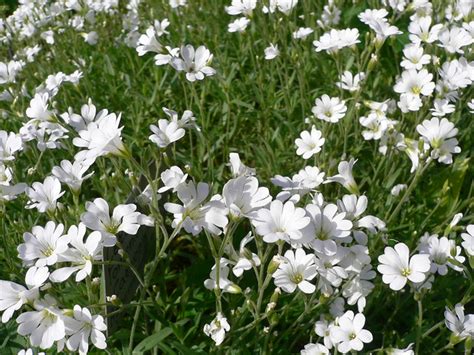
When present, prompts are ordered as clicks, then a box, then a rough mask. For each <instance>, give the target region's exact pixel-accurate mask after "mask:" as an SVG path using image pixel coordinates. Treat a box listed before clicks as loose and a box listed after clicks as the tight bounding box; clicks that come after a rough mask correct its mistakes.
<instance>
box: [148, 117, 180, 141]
mask: <svg viewBox="0 0 474 355" xmlns="http://www.w3.org/2000/svg"><path fill="white" fill-rule="evenodd" d="M150 129H151V131H152V132H153V134H152V135H151V136H150V137H149V139H150V140H151V141H152V142H153V143H155V144H156V145H158V147H160V148H165V147H167V146H168V145H170V144H171V143H173V142H176V141H178V140H180V139H181V138H183V137H184V134H185V130H184V129H183V128H181V127H180V126H179V124H178V122H177V121H168V120H166V119H160V120H158V126H155V125H150Z"/></svg>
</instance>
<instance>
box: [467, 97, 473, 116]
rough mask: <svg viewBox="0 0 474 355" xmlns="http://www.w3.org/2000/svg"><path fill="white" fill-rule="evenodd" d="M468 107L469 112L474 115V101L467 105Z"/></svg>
mask: <svg viewBox="0 0 474 355" xmlns="http://www.w3.org/2000/svg"><path fill="white" fill-rule="evenodd" d="M467 106H468V107H469V112H470V113H474V99H471V101H469V102H468V103H467Z"/></svg>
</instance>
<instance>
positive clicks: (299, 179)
mask: <svg viewBox="0 0 474 355" xmlns="http://www.w3.org/2000/svg"><path fill="white" fill-rule="evenodd" d="M324 175H325V173H324V172H321V171H320V170H319V169H318V168H317V167H315V166H307V167H305V168H304V169H301V170H300V171H299V172H298V173H297V174H295V175H293V177H292V178H291V179H290V178H289V177H286V176H281V175H276V176H275V177H273V178H272V179H271V181H272V183H273V184H274V185H276V186H279V187H281V188H282V190H283V191H282V192H281V193H280V194H278V195H277V199H278V200H280V201H282V202H283V201H286V200H287V199H288V198H290V197H292V196H294V198H296V197H298V198H299V197H302V196H304V195H306V194H307V193H309V192H311V191H313V190H315V189H316V188H317V187H318V186H319V185H321V184H322V183H323V181H324ZM293 202H295V201H294V200H293Z"/></svg>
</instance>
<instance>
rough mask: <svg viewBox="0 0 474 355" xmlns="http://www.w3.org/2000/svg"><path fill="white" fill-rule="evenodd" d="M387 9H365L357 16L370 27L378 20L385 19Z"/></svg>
mask: <svg viewBox="0 0 474 355" xmlns="http://www.w3.org/2000/svg"><path fill="white" fill-rule="evenodd" d="M387 15H388V11H387V10H386V9H383V8H382V9H366V10H365V11H363V12H361V13H360V14H359V15H358V17H359V19H360V21H361V22H363V23H365V24H366V25H368V26H370V27H372V26H374V24H375V23H377V22H380V21H386V18H385V17H387Z"/></svg>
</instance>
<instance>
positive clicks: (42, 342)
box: [16, 295, 66, 349]
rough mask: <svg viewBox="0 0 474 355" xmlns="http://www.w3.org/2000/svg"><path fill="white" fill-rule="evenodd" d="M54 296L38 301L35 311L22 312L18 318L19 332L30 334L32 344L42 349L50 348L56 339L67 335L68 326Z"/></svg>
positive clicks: (25, 334) (61, 338)
mask: <svg viewBox="0 0 474 355" xmlns="http://www.w3.org/2000/svg"><path fill="white" fill-rule="evenodd" d="M55 303H56V302H55V301H54V299H53V298H52V297H50V296H49V295H46V297H45V299H44V300H41V301H36V302H35V304H34V308H35V310H34V311H29V312H25V313H22V314H20V315H19V316H18V318H17V319H16V322H17V323H18V324H19V325H18V330H17V331H18V334H20V335H23V336H27V335H29V336H30V337H29V339H30V344H31V345H32V346H39V347H40V348H41V349H49V348H51V347H52V346H53V344H54V343H55V342H56V341H61V340H63V339H64V338H65V336H66V327H65V324H64V316H63V314H62V311H61V310H60V309H59V308H57V306H56V304H55Z"/></svg>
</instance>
